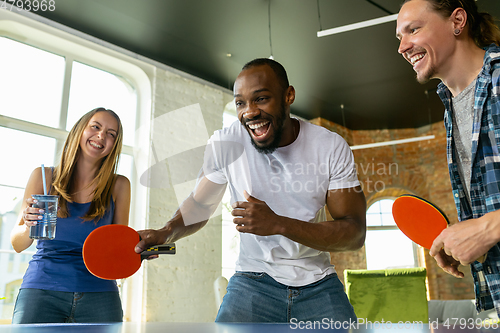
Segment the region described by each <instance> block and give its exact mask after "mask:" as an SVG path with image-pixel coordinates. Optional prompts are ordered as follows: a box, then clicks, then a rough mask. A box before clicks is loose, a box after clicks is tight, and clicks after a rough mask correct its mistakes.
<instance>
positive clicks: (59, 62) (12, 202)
mask: <svg viewBox="0 0 500 333" xmlns="http://www.w3.org/2000/svg"><path fill="white" fill-rule="evenodd" d="M0 50H1V52H2V59H9V61H8V64H7V63H4V65H2V66H0V94H1V96H2V97H1V98H0V140H1V142H3V145H2V157H3V158H2V159H1V161H0V165H1V172H0V272H1V273H0V298H2V297H5V299H4V300H3V301H0V316H1V317H0V319H8V318H10V317H11V316H12V310H13V307H14V303H15V300H16V295H17V292H18V289H19V287H20V284H21V281H22V277H23V275H24V272H25V270H26V268H27V263H28V262H29V260H30V258H31V255H32V254H33V253H34V251H35V248H34V246H35V245H32V246H31V247H30V248H29V249H27V250H25V251H24V252H23V253H22V254H17V253H15V252H14V250H13V249H12V246H11V244H10V232H11V230H12V228H13V227H14V225H15V223H17V220H18V216H19V211H20V206H21V201H22V198H23V194H24V187H25V186H26V183H27V181H28V177H29V176H30V174H31V172H32V171H33V169H35V168H36V167H38V166H40V165H41V164H44V165H45V166H53V165H56V164H57V163H58V159H59V154H60V150H61V147H62V145H63V143H64V140H65V138H66V136H67V133H68V131H69V130H70V129H71V127H72V126H73V125H74V123H75V122H76V120H78V119H79V118H80V117H81V116H82V115H83V114H84V113H86V112H88V111H90V110H91V109H93V108H95V107H105V108H108V109H112V110H114V111H115V112H116V113H117V114H118V115H119V116H120V118H121V120H122V123H123V128H124V144H125V146H124V149H123V153H122V156H121V158H120V164H119V170H118V172H119V173H120V174H123V175H125V176H127V177H128V178H129V179H130V180H131V181H132V184H134V175H133V172H132V170H133V156H132V145H133V142H134V133H135V128H136V116H137V109H138V106H137V99H138V98H137V94H136V89H135V87H134V85H133V84H131V82H130V81H129V80H128V79H127V78H125V77H123V76H120V75H117V74H114V73H111V72H109V71H105V70H102V69H99V68H96V67H95V66H91V65H89V64H86V63H85V61H83V60H79V59H77V57H76V56H74V55H70V54H64V53H63V52H61V53H60V54H55V53H53V52H49V51H47V50H42V49H40V48H37V47H34V46H30V45H27V44H23V43H21V42H19V41H16V40H14V39H11V38H7V37H0Z"/></svg>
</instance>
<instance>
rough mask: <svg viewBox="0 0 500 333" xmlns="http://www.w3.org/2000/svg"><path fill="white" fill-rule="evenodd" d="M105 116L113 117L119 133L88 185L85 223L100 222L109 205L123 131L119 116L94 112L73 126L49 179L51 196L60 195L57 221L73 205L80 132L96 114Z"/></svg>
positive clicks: (66, 215)
mask: <svg viewBox="0 0 500 333" xmlns="http://www.w3.org/2000/svg"><path fill="white" fill-rule="evenodd" d="M103 111H104V112H108V113H109V114H111V115H113V116H114V117H115V118H116V120H117V121H118V133H117V136H116V139H115V143H114V145H113V149H112V150H111V152H110V153H109V154H108V156H106V157H105V158H103V160H102V164H101V167H100V168H99V172H98V174H97V175H96V177H95V178H94V180H93V181H92V182H91V183H90V184H89V187H91V186H95V190H94V192H93V196H92V203H91V204H90V208H89V210H88V211H87V213H86V214H85V216H83V217H82V218H83V219H84V220H85V221H89V220H94V219H96V221H97V220H99V219H100V218H102V217H103V216H104V214H105V212H106V209H107V208H108V205H109V204H110V200H111V191H112V189H113V185H114V183H115V180H116V170H117V166H118V160H119V158H120V153H121V150H122V142H123V128H122V124H121V121H120V118H119V117H118V115H117V114H116V113H115V112H114V111H112V110H109V109H105V108H96V109H93V110H92V111H89V112H87V113H86V114H85V115H83V116H82V117H81V118H80V119H79V120H78V121H77V122H76V124H75V125H74V126H73V128H72V129H71V131H70V132H69V134H68V137H67V138H66V142H65V143H64V148H63V151H62V154H61V160H60V163H59V165H58V166H56V167H55V169H54V174H53V176H52V194H55V195H59V207H61V209H60V210H59V213H58V216H59V217H68V216H69V213H68V206H67V203H68V202H73V201H72V194H73V184H74V179H73V176H74V171H75V166H76V162H77V160H78V157H79V156H80V152H81V148H80V140H81V137H82V134H83V131H84V130H85V128H86V127H87V124H88V123H89V121H90V119H91V118H92V117H93V116H94V115H95V114H96V113H97V112H103Z"/></svg>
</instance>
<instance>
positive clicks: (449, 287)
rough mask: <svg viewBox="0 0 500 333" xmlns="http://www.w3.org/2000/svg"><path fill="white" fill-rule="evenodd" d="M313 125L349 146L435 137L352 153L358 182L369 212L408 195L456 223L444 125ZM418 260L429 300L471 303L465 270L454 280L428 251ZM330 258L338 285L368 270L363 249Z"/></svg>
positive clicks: (469, 277)
mask: <svg viewBox="0 0 500 333" xmlns="http://www.w3.org/2000/svg"><path fill="white" fill-rule="evenodd" d="M311 122H312V123H314V124H317V125H320V126H323V127H326V128H328V129H330V130H332V131H334V132H337V133H338V134H340V135H341V136H342V137H344V138H345V139H346V141H347V143H349V144H350V145H362V144H367V143H374V142H383V141H391V140H398V139H405V138H410V137H416V136H426V135H431V134H433V135H435V137H436V138H435V139H433V140H426V141H418V142H412V143H405V144H399V145H391V146H384V147H378V148H370V149H359V150H354V151H353V154H354V159H355V162H356V167H357V171H358V177H359V180H360V182H361V183H362V186H363V192H364V194H365V196H366V200H367V205H368V207H369V206H370V205H371V204H372V203H373V202H375V201H377V200H379V199H381V198H387V197H392V198H395V197H397V196H399V195H401V194H403V193H412V194H416V195H419V196H422V197H424V198H426V199H428V200H430V201H431V202H433V203H434V204H436V205H437V206H439V207H440V208H441V209H442V210H443V211H444V212H445V213H446V215H447V216H448V218H449V220H450V222H451V223H452V224H453V223H456V222H458V220H457V212H456V209H455V204H454V201H453V196H452V193H451V184H450V180H449V175H448V166H447V163H446V132H445V129H444V126H443V123H442V122H438V123H434V124H432V125H431V126H425V127H421V128H418V129H399V130H372V131H350V130H349V129H346V128H345V127H342V126H340V125H338V124H335V123H332V122H329V121H327V120H324V119H321V118H316V119H314V120H312V121H311ZM419 255H420V256H423V258H420V261H421V262H425V266H426V268H427V278H428V294H429V298H430V299H443V300H449V299H472V298H474V288H473V282H472V275H471V274H470V269H469V267H464V266H461V268H460V270H461V271H463V272H464V273H465V278H464V279H457V278H455V277H453V276H451V275H449V274H446V273H445V272H444V271H443V270H441V269H440V268H439V267H438V266H437V265H436V263H435V260H434V259H433V258H432V257H430V256H429V254H428V251H427V250H425V249H423V251H420V253H419ZM331 257H332V263H334V264H335V265H336V269H337V272H338V273H339V277H342V281H343V274H342V272H343V270H344V269H364V268H366V256H365V255H364V247H363V248H362V249H361V250H359V251H356V252H347V253H332V254H331Z"/></svg>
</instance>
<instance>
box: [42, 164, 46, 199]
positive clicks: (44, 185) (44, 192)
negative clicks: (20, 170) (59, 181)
mask: <svg viewBox="0 0 500 333" xmlns="http://www.w3.org/2000/svg"><path fill="white" fill-rule="evenodd" d="M42 181H43V195H47V184H46V183H45V167H44V166H43V164H42Z"/></svg>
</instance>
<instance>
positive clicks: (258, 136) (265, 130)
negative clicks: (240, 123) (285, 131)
mask: <svg viewBox="0 0 500 333" xmlns="http://www.w3.org/2000/svg"><path fill="white" fill-rule="evenodd" d="M247 127H248V128H249V129H250V132H251V134H252V137H253V138H254V140H255V141H264V140H266V139H267V137H268V136H269V132H270V130H269V129H270V128H271V122H270V121H268V120H265V121H261V122H255V123H252V124H248V125H247Z"/></svg>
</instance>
